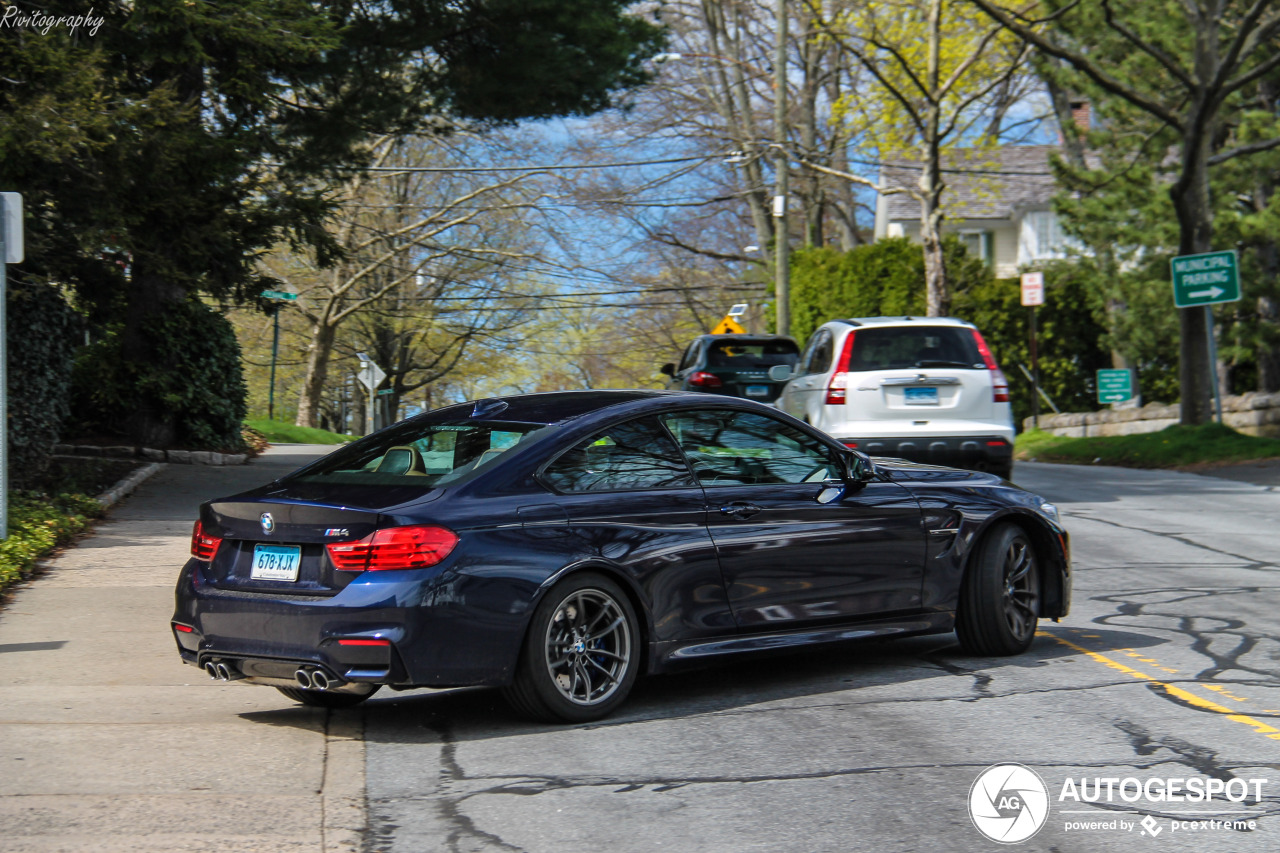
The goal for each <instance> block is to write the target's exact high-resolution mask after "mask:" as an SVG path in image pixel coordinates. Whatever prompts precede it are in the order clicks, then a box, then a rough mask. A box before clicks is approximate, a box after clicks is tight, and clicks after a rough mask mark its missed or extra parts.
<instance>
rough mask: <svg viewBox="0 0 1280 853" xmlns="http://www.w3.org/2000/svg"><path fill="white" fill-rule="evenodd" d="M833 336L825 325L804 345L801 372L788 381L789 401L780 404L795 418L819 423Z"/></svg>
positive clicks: (787, 398)
mask: <svg viewBox="0 0 1280 853" xmlns="http://www.w3.org/2000/svg"><path fill="white" fill-rule="evenodd" d="M833 347H834V336H833V335H832V334H831V330H830V329H826V328H822V329H818V331H816V332H814V333H813V337H811V338H810V339H809V343H808V345H807V346H806V347H805V351H804V355H803V356H802V357H801V361H800V364H799V365H797V369H798V370H799V374H798V375H797V376H796V377H795V378H794V379H792V380H791V381H790V382H788V383H787V389H786V402H785V403H784V404H783V405H781V406H779V408H780V409H782V410H783V411H784V412H786V413H787V414H789V415H791V416H792V417H796V418H800V419H801V420H803V421H807V422H809V423H811V424H818V423H819V421H818V417H817V416H818V414H819V413H820V411H821V408H822V403H823V392H824V391H825V390H826V387H827V385H826V381H827V376H826V374H827V370H828V369H829V368H830V366H831V354H832V350H833Z"/></svg>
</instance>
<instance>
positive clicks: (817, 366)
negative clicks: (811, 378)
mask: <svg viewBox="0 0 1280 853" xmlns="http://www.w3.org/2000/svg"><path fill="white" fill-rule="evenodd" d="M833 340H834V339H833V337H832V335H831V331H830V330H829V329H819V330H818V331H817V333H816V334H814V336H813V340H812V341H810V342H809V349H808V351H807V352H806V353H805V361H804V372H805V373H826V372H827V371H828V370H830V369H831V354H832V351H833V349H834V347H833V346H832V342H833Z"/></svg>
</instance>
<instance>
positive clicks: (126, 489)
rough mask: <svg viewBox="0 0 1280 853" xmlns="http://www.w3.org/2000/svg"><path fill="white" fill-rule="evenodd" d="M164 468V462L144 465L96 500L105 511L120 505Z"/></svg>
mask: <svg viewBox="0 0 1280 853" xmlns="http://www.w3.org/2000/svg"><path fill="white" fill-rule="evenodd" d="M164 467H165V464H164V463H163V462H152V463H151V464H150V465H144V466H142V467H141V468H139V469H138V470H136V471H134V472H133V473H132V474H130V475H129V476H127V477H125V478H124V479H122V480H120V481H119V482H117V483H116V484H115V485H114V486H112V487H111V488H109V489H107V490H106V491H105V492H103V493H102V494H100V495H98V497H97V498H96V500H97V501H98V503H100V504H101V505H102V508H103V509H108V508H109V507H111V506H112V505H114V504H116V503H119V501H120V500H121V499H122V498H124V497H125V496H127V495H129V494H131V493H132V492H133V490H134V489H136V488H138V486H140V485H142V484H143V483H144V482H145V481H146V480H147V479H148V478H150V477H151V476H152V475H153V474H155V473H156V472H158V471H159V470H160V469H161V468H164Z"/></svg>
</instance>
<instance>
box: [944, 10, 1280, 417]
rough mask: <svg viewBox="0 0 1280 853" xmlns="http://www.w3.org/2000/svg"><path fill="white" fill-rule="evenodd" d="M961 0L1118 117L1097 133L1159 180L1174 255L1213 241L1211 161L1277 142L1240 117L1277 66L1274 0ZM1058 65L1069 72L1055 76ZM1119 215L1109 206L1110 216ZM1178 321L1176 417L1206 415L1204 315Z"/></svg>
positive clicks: (1182, 314)
mask: <svg viewBox="0 0 1280 853" xmlns="http://www.w3.org/2000/svg"><path fill="white" fill-rule="evenodd" d="M970 2H972V3H973V4H974V5H976V6H978V7H979V8H981V9H982V10H983V11H985V12H986V13H987V14H989V15H991V16H992V18H993V19H995V20H998V21H999V22H1000V23H1001V24H1002V25H1004V26H1005V27H1007V28H1008V29H1010V30H1011V31H1013V32H1015V33H1017V34H1018V35H1019V36H1021V37H1022V38H1023V39H1025V40H1026V41H1027V42H1028V43H1030V44H1034V45H1035V46H1036V47H1037V48H1038V49H1039V50H1040V52H1041V53H1042V54H1044V55H1047V56H1050V57H1053V58H1054V59H1055V60H1060V61H1061V62H1062V66H1061V68H1060V69H1059V70H1060V72H1061V74H1060V80H1059V83H1060V85H1061V87H1062V88H1073V89H1078V90H1081V89H1082V90H1084V91H1086V92H1090V93H1091V94H1093V95H1095V96H1096V97H1097V99H1098V100H1100V101H1101V102H1103V103H1105V104H1107V106H1108V108H1109V109H1110V110H1111V112H1112V114H1113V115H1114V116H1115V117H1116V118H1117V119H1118V120H1117V121H1115V122H1114V123H1112V124H1110V125H1108V126H1106V128H1105V130H1106V131H1107V133H1108V134H1109V135H1110V136H1111V137H1112V138H1113V139H1114V140H1117V141H1121V144H1124V145H1129V146H1130V147H1136V148H1137V149H1138V151H1139V154H1140V156H1141V159H1140V160H1135V161H1133V162H1134V164H1137V165H1139V167H1141V164H1144V163H1145V164H1149V165H1150V166H1151V167H1152V168H1153V170H1154V171H1155V172H1157V173H1163V174H1161V175H1160V178H1161V187H1160V189H1162V190H1164V191H1166V192H1167V194H1168V197H1169V200H1170V203H1171V206H1172V210H1173V212H1174V214H1175V217H1176V220H1177V225H1178V238H1177V242H1176V245H1175V246H1173V247H1172V248H1173V249H1174V251H1175V253H1176V254H1178V255H1189V254H1199V253H1203V252H1210V251H1213V250H1214V249H1216V248H1220V247H1221V240H1222V235H1221V234H1215V224H1216V220H1217V213H1218V211H1219V209H1220V206H1221V197H1220V196H1217V195H1216V194H1215V192H1214V191H1213V190H1214V187H1213V183H1214V182H1215V181H1217V180H1218V179H1219V178H1220V177H1221V169H1222V167H1223V166H1224V165H1226V164H1229V163H1231V162H1232V161H1233V160H1237V159H1241V160H1246V159H1248V158H1251V157H1253V156H1256V155H1257V154H1259V153H1262V152H1266V151H1270V150H1273V149H1275V148H1277V147H1280V126H1277V125H1276V123H1275V122H1273V121H1271V122H1255V123H1253V124H1252V126H1251V129H1252V131H1254V132H1255V133H1254V134H1253V135H1250V134H1249V133H1247V132H1246V129H1247V128H1249V123H1248V122H1242V121H1240V110H1241V106H1242V103H1243V102H1245V101H1246V100H1247V99H1248V97H1249V93H1250V92H1252V91H1254V90H1255V89H1258V88H1259V87H1260V85H1261V84H1262V83H1263V82H1264V81H1265V80H1266V79H1268V78H1270V77H1274V76H1275V74H1276V71H1277V68H1280V52H1278V51H1277V41H1278V39H1280V8H1277V7H1276V4H1274V3H1271V2H1266V0H1222V1H1221V2H1215V3H1209V4H1204V3H1197V2H1181V3H1180V2H1174V0H1156V2H1148V3H1113V2H1107V0H1102V2H1098V3H1079V2H1066V0H1050V2H1048V3H1045V4H1043V7H1041V8H1037V7H1035V6H1031V7H1027V6H1025V5H1023V4H1010V3H1006V2H1002V0H970ZM1029 12H1033V13H1034V14H1035V17H1028V13H1029ZM1040 15H1044V17H1040ZM1067 66H1069V67H1070V68H1072V69H1074V73H1072V74H1067V72H1066V71H1065V69H1066V67H1067ZM1046 67H1048V64H1046ZM1276 104H1277V99H1276V97H1275V95H1274V92H1273V93H1272V94H1271V96H1270V97H1266V98H1262V110H1260V112H1262V113H1271V114H1272V115H1274V113H1275V112H1276ZM1126 114H1127V115H1126ZM1076 165H1077V166H1079V165H1081V164H1080V163H1077V164H1076ZM1112 171H1113V172H1114V171H1115V170H1112ZM1105 186H1106V183H1105V182H1104V183H1103V184H1100V185H1098V188H1104V187H1105ZM1130 213H1131V211H1130V210H1129V209H1126V208H1116V209H1114V212H1113V217H1125V216H1128V215H1130ZM1178 321H1179V350H1180V360H1179V387H1180V390H1181V395H1180V400H1179V403H1180V405H1181V420H1182V423H1184V424H1187V425H1194V424H1202V423H1206V422H1207V421H1208V420H1209V419H1210V416H1211V410H1212V403H1211V379H1212V375H1213V369H1214V367H1215V365H1211V364H1210V353H1209V337H1208V334H1207V331H1208V323H1207V320H1206V314H1205V312H1203V311H1201V310H1198V309H1184V310H1181V311H1179V312H1178Z"/></svg>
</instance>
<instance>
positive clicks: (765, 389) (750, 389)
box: [747, 385, 769, 397]
mask: <svg viewBox="0 0 1280 853" xmlns="http://www.w3.org/2000/svg"><path fill="white" fill-rule="evenodd" d="M747 396H748V397H768V396H769V386H768V385H748V386H747Z"/></svg>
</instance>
